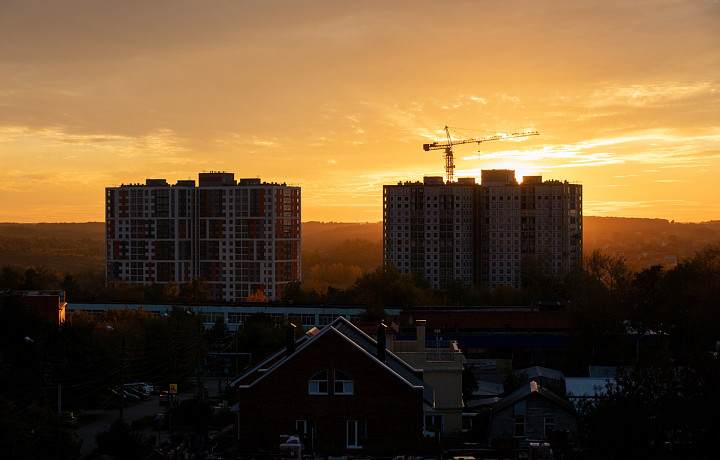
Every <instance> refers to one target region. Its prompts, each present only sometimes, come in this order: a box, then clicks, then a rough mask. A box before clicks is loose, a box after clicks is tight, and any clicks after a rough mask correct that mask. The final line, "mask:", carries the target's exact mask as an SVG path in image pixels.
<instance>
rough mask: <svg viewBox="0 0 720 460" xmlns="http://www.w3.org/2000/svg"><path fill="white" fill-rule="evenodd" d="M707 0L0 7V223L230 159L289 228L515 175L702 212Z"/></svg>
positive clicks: (591, 206)
mask: <svg viewBox="0 0 720 460" xmlns="http://www.w3.org/2000/svg"><path fill="white" fill-rule="evenodd" d="M718 31H720V2H719V1H716V0H687V1H682V0H658V1H644V0H642V1H640V0H637V1H634V0H629V1H594V0H591V1H582V2H579V1H574V0H573V1H571V0H563V1H556V2H538V1H525V0H510V1H503V2H498V1H496V2H480V1H446V2H437V1H424V0H420V1H366V2H354V1H352V2H351V1H319V0H308V1H302V2H298V1H289V0H286V1H272V0H270V1H259V0H258V1H236V2H235V1H220V0H210V1H205V2H200V1H188V0H176V1H115V2H98V1H90V0H78V1H72V2H57V1H50V0H45V1H40V0H0V69H1V71H0V161H1V163H2V175H3V180H2V181H1V182H0V222H60V221H63V222H70V221H102V220H104V211H103V203H104V198H103V197H104V191H105V187H112V186H118V185H120V184H123V183H137V182H144V181H145V179H146V178H166V179H167V180H168V182H170V183H175V182H176V181H177V180H185V179H195V180H197V176H198V173H199V172H203V171H211V170H212V171H230V172H234V173H235V176H236V177H237V178H243V177H259V178H261V179H262V180H263V181H268V182H284V183H287V184H288V185H297V186H300V187H301V188H302V217H303V220H304V221H310V220H320V221H379V220H381V219H382V185H383V184H393V183H397V182H398V181H408V180H411V181H415V180H422V177H423V176H425V175H432V176H441V175H444V172H445V171H444V159H443V152H442V151H439V150H437V151H423V148H422V145H423V144H424V143H429V142H433V141H436V140H440V141H441V140H443V139H444V138H445V132H444V129H443V128H444V127H445V126H446V125H448V126H450V127H451V132H452V133H453V135H454V136H457V137H458V138H462V137H483V136H489V135H493V134H497V133H514V132H520V131H525V130H532V131H535V130H537V131H539V133H540V135H538V136H532V137H528V138H526V139H522V140H516V139H510V140H502V141H494V142H488V143H482V144H479V145H477V144H466V145H461V146H456V147H455V148H454V155H455V165H456V167H455V177H456V178H458V177H476V178H479V177H480V170H481V169H514V170H515V171H516V177H518V178H521V177H522V176H523V175H542V176H543V178H544V179H559V180H567V181H569V182H575V183H581V184H583V197H584V205H583V207H584V214H586V215H598V216H623V217H659V218H666V219H673V220H677V221H706V220H718V219H720V198H719V197H720V180H719V179H720V33H719V32H718Z"/></svg>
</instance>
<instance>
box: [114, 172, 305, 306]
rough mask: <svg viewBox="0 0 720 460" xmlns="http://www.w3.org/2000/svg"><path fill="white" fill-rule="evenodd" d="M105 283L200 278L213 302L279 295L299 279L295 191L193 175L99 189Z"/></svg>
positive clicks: (226, 176)
mask: <svg viewBox="0 0 720 460" xmlns="http://www.w3.org/2000/svg"><path fill="white" fill-rule="evenodd" d="M105 199H106V209H105V216H106V218H105V223H106V231H107V234H106V242H107V244H106V280H107V282H108V283H112V282H114V281H123V282H126V283H132V284H143V285H151V284H167V283H169V282H176V283H178V284H182V283H185V282H190V281H192V280H194V279H198V278H201V277H202V278H204V279H205V281H207V283H208V286H209V287H210V291H211V293H212V295H213V297H214V298H215V299H217V300H223V301H231V302H232V301H241V300H245V299H247V298H248V297H249V296H250V295H251V294H259V293H262V295H263V296H264V297H265V298H267V299H269V300H278V299H280V298H282V293H283V289H284V287H285V286H286V285H288V284H289V283H291V282H294V281H299V280H300V188H299V187H291V186H287V185H285V184H275V183H264V182H261V181H260V179H240V181H239V182H237V181H236V180H235V179H234V174H232V173H224V172H211V173H200V175H199V184H198V186H197V187H196V186H195V181H193V180H181V181H178V182H177V183H176V184H175V185H170V184H168V183H167V182H166V180H165V179H147V180H146V182H145V184H130V185H121V186H120V187H108V188H106V190H105Z"/></svg>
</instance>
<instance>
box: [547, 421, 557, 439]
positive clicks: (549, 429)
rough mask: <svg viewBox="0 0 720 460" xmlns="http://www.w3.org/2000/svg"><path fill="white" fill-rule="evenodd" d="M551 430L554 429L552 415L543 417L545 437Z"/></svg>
mask: <svg viewBox="0 0 720 460" xmlns="http://www.w3.org/2000/svg"><path fill="white" fill-rule="evenodd" d="M553 431H555V419H554V418H553V417H545V437H546V438H548V437H550V435H551V434H552V432H553Z"/></svg>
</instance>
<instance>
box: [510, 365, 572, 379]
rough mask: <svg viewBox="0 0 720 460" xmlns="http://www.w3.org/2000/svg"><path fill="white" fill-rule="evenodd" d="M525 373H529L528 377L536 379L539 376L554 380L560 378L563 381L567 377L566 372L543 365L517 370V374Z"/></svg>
mask: <svg viewBox="0 0 720 460" xmlns="http://www.w3.org/2000/svg"><path fill="white" fill-rule="evenodd" d="M523 372H524V373H525V375H527V378H529V379H534V378H537V377H547V378H549V379H554V380H560V381H563V380H564V379H565V374H563V373H562V372H560V371H556V370H555V369H549V368H547V367H541V366H533V367H528V368H526V369H521V370H519V371H517V372H516V374H521V373H523Z"/></svg>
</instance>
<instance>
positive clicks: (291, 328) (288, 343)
mask: <svg viewBox="0 0 720 460" xmlns="http://www.w3.org/2000/svg"><path fill="white" fill-rule="evenodd" d="M295 327H296V326H295V325H294V324H293V323H290V324H288V327H287V331H285V349H286V350H287V355H288V356H290V355H291V354H293V353H295Z"/></svg>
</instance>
